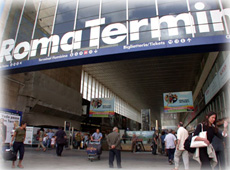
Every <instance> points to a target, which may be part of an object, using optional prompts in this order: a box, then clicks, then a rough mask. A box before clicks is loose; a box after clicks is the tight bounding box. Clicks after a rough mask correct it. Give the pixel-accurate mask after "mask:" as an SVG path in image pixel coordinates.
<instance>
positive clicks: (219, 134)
mask: <svg viewBox="0 0 230 170" xmlns="http://www.w3.org/2000/svg"><path fill="white" fill-rule="evenodd" d="M229 121H230V120H229V119H227V118H223V119H220V120H217V114H216V113H215V112H209V113H208V114H207V115H206V116H205V119H204V121H203V122H201V123H199V124H198V125H197V127H196V128H195V131H194V133H193V137H194V141H203V142H204V143H205V144H206V145H207V146H206V147H201V148H196V150H195V153H193V159H195V160H197V161H198V162H199V163H200V165H201V170H208V169H212V168H213V167H215V169H216V170H218V169H219V170H224V169H225V168H226V163H227V162H225V160H226V157H228V158H229V155H228V154H227V155H226V153H227V152H225V150H226V149H229V136H228V133H229V132H228V130H227V128H228V124H229ZM4 129H5V126H4V124H3V123H2V121H1V136H2V138H1V144H2V143H3V140H4V139H5V138H6V134H5V133H4ZM13 130H14V131H13V133H12V137H11V143H10V146H12V147H13V150H14V152H16V153H17V152H19V162H18V164H17V167H19V168H23V165H22V160H23V157H24V141H25V137H26V122H22V123H21V126H20V127H18V128H15V129H13ZM202 131H204V132H206V134H207V137H205V138H204V137H200V136H199V134H200V132H202ZM37 136H38V141H39V143H38V147H37V149H36V150H38V151H39V150H40V148H42V150H43V151H46V149H47V148H55V147H56V154H57V156H62V152H63V148H64V146H65V145H67V135H66V133H65V131H64V130H63V128H62V127H60V128H59V129H58V131H56V133H54V132H53V131H52V130H51V129H49V130H48V131H47V132H45V130H44V129H43V128H41V129H40V130H39V131H38V133H37ZM188 136H189V132H188V131H187V130H186V129H185V128H184V125H183V122H179V123H178V128H177V131H174V130H168V131H167V132H166V131H162V132H161V134H159V132H158V131H155V133H154V134H153V136H152V154H153V155H157V153H158V149H159V146H158V144H160V145H161V147H160V148H161V151H160V152H161V154H164V155H166V156H167V157H168V162H169V164H171V165H174V168H173V170H178V169H179V162H180V158H181V157H182V160H183V163H184V169H185V170H189V155H190V153H189V152H188V151H187V150H186V149H185V147H184V143H185V140H186V139H187V138H188ZM72 137H73V141H74V142H73V145H74V146H75V148H76V149H80V148H86V147H87V146H88V145H89V142H90V141H94V142H97V143H99V144H101V140H102V139H103V135H102V133H101V132H100V130H99V129H96V131H95V132H94V133H93V134H92V135H91V136H90V135H89V134H84V135H83V134H81V133H80V132H77V133H75V134H74V135H73V136H72ZM137 139H138V138H137V136H136V135H135V134H134V135H133V138H132V146H131V148H132V149H131V151H132V152H133V151H135V148H136V142H137ZM122 140H123V139H120V134H119V130H118V128H117V127H114V128H113V131H112V132H111V133H109V134H108V135H107V136H106V141H107V144H108V147H109V148H108V149H109V167H110V168H113V166H114V165H113V162H114V157H116V160H117V167H118V168H121V141H122ZM101 150H102V149H101V148H100V154H101ZM216 164H217V166H215V165H216ZM14 167H15V161H12V168H14Z"/></svg>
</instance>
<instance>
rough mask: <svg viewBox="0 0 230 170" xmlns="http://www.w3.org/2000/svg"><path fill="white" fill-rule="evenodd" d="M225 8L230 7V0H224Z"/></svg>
mask: <svg viewBox="0 0 230 170" xmlns="http://www.w3.org/2000/svg"><path fill="white" fill-rule="evenodd" d="M222 4H223V8H230V3H229V0H222Z"/></svg>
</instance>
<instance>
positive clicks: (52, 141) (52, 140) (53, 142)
mask: <svg viewBox="0 0 230 170" xmlns="http://www.w3.org/2000/svg"><path fill="white" fill-rule="evenodd" d="M55 143H56V142H55V136H53V137H52V138H51V148H54V146H55Z"/></svg>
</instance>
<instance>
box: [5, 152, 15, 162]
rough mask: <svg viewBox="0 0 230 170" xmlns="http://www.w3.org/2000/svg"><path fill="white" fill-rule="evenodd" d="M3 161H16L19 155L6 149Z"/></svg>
mask: <svg viewBox="0 0 230 170" xmlns="http://www.w3.org/2000/svg"><path fill="white" fill-rule="evenodd" d="M3 159H4V160H6V161H16V159H17V154H16V153H15V152H14V151H13V150H11V149H6V150H4V152H3Z"/></svg>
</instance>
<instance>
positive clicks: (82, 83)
mask: <svg viewBox="0 0 230 170" xmlns="http://www.w3.org/2000/svg"><path fill="white" fill-rule="evenodd" d="M84 73H85V72H84V71H83V70H82V72H81V94H83V85H84Z"/></svg>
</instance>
